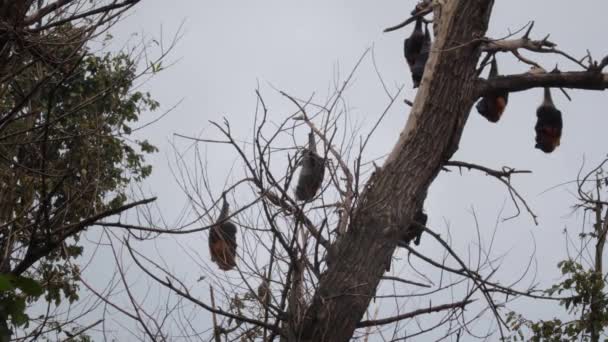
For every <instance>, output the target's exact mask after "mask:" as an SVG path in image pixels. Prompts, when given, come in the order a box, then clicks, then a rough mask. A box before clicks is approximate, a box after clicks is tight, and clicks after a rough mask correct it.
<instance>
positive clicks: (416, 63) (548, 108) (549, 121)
mask: <svg viewBox="0 0 608 342" xmlns="http://www.w3.org/2000/svg"><path fill="white" fill-rule="evenodd" d="M422 24H423V19H422V18H418V19H417V20H416V25H415V27H414V30H413V31H412V33H411V35H410V36H409V37H408V38H407V39H405V42H404V49H403V50H404V55H405V60H406V61H407V64H408V66H409V68H410V71H411V74H412V82H413V84H414V88H418V87H419V85H420V82H421V80H422V76H423V74H424V68H425V66H426V62H427V60H428V58H429V52H430V47H431V45H432V43H431V37H430V34H429V30H428V26H427V25H426V24H425V27H424V32H423V31H422ZM498 76H499V74H498V66H497V63H496V57H493V58H492V62H491V67H490V73H489V76H488V77H489V79H492V78H495V77H498ZM508 101H509V93H508V92H498V93H494V94H490V95H486V96H484V97H483V98H482V99H481V100H480V101H479V102H478V103H477V105H476V109H477V111H478V112H479V114H481V115H482V116H483V117H485V118H486V119H487V120H488V121H490V122H498V120H500V118H501V116H502V114H503V113H504V110H505V108H506V107H507V103H508ZM536 116H537V121H536V125H535V126H534V130H535V132H536V137H535V140H536V145H535V148H537V149H540V150H541V151H543V152H545V153H551V152H553V151H554V150H555V149H556V148H557V146H559V144H560V139H561V135H562V127H563V122H562V113H561V112H560V111H559V110H558V109H557V108H556V107H555V104H554V103H553V99H552V97H551V91H550V89H549V88H545V91H544V98H543V102H542V103H541V105H540V106H539V107H538V108H537V110H536Z"/></svg>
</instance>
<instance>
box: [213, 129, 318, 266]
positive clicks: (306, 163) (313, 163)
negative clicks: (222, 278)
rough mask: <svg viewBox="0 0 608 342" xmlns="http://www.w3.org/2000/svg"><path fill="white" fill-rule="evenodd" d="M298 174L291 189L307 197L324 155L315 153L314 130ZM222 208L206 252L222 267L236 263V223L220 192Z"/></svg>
mask: <svg viewBox="0 0 608 342" xmlns="http://www.w3.org/2000/svg"><path fill="white" fill-rule="evenodd" d="M301 165H302V167H301V169H300V175H299V177H298V183H297V185H296V189H295V196H296V200H298V201H304V202H308V201H311V200H312V199H313V198H314V197H315V195H316V194H317V192H318V191H319V189H320V188H321V184H322V183H323V178H324V176H325V159H324V158H323V157H321V156H320V155H319V154H318V153H317V146H316V142H315V136H314V133H313V132H312V131H311V132H310V133H309V135H308V147H307V148H305V149H304V153H303V156H302V160H301ZM222 197H223V204H222V210H221V212H220V216H219V218H218V220H217V221H216V223H215V224H214V225H213V226H211V228H210V229H209V253H210V254H211V261H213V262H215V263H216V264H217V265H218V267H219V268H220V269H221V270H223V271H229V270H231V269H233V268H234V267H235V266H236V249H237V242H236V232H237V228H236V225H235V224H234V223H233V222H232V221H230V219H229V216H230V212H229V205H228V202H227V201H226V195H225V194H224V195H223V196H222Z"/></svg>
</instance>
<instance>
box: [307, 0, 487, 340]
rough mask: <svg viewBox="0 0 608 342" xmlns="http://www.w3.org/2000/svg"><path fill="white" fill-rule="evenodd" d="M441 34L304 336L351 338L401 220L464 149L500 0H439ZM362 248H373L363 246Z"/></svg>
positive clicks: (410, 214)
mask: <svg viewBox="0 0 608 342" xmlns="http://www.w3.org/2000/svg"><path fill="white" fill-rule="evenodd" d="M437 3H438V5H437V6H436V8H435V18H439V22H438V32H436V33H435V34H436V42H435V43H434V45H433V46H432V48H431V55H430V58H429V61H428V63H427V65H426V71H425V74H424V79H423V81H422V85H421V87H420V88H419V90H418V93H417V95H416V100H415V102H414V106H413V108H412V111H411V114H410V117H409V120H408V122H407V125H406V127H405V129H404V131H403V132H402V133H401V137H400V139H399V141H398V143H397V145H396V146H395V147H394V148H393V151H392V152H391V154H390V156H389V157H388V159H387V161H386V162H385V164H384V165H383V167H382V168H381V169H379V170H378V171H377V172H376V174H375V175H374V176H372V178H371V180H370V182H369V183H368V184H367V188H366V189H365V191H364V193H363V195H362V197H361V200H360V202H359V203H358V206H357V208H356V210H355V214H354V217H353V220H352V222H351V224H350V228H349V231H348V232H347V233H346V234H345V235H343V236H342V237H341V238H340V239H339V240H338V242H337V245H336V248H333V250H335V252H334V253H332V254H333V255H331V265H330V266H329V268H328V270H327V272H325V273H324V274H323V275H322V277H321V280H320V284H319V286H318V288H317V291H316V293H315V294H314V298H313V301H312V303H311V305H310V307H309V308H308V310H307V316H306V320H305V322H304V326H303V329H302V330H301V331H302V336H301V337H300V338H299V340H304V341H332V342H336V341H348V340H349V339H350V338H351V337H352V335H353V333H354V330H355V329H356V328H357V323H358V322H359V321H360V320H361V319H362V317H363V314H364V313H365V311H366V309H367V307H368V305H369V302H370V300H371V299H372V297H373V296H374V294H375V291H376V287H377V286H378V283H379V281H380V277H381V276H382V275H383V273H384V271H385V269H386V266H387V265H388V263H389V262H390V259H391V257H392V254H393V252H394V250H395V246H396V242H397V236H398V235H399V234H398V232H399V228H401V229H404V227H406V226H407V224H406V223H407V222H408V221H409V220H411V219H412V218H413V217H414V213H415V210H416V208H417V206H416V202H417V201H419V199H420V197H421V196H423V194H424V193H426V190H427V188H428V187H429V185H430V184H431V182H432V181H433V179H434V178H435V177H436V176H437V174H438V172H439V170H440V168H441V166H442V165H443V163H444V162H445V161H447V160H448V159H449V158H450V157H451V156H452V154H453V153H454V152H455V151H456V150H457V148H458V143H459V140H460V137H461V135H462V131H463V128H464V125H465V122H466V120H467V117H468V114H469V111H470V110H471V107H472V105H473V103H474V101H475V100H476V97H477V94H476V91H475V83H476V82H475V80H476V75H475V69H476V64H477V62H478V59H479V56H480V49H479V42H478V41H477V40H476V38H480V37H483V35H484V34H485V32H486V30H487V26H488V21H489V18H490V13H491V9H492V6H493V3H494V2H493V1H491V0H449V1H437ZM361 251H366V252H365V253H362V252H361Z"/></svg>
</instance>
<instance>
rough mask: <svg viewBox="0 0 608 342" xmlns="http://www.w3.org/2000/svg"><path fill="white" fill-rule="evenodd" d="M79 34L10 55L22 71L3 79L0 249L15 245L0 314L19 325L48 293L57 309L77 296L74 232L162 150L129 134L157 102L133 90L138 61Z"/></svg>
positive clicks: (5, 263) (2, 284)
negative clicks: (38, 51) (89, 44)
mask: <svg viewBox="0 0 608 342" xmlns="http://www.w3.org/2000/svg"><path fill="white" fill-rule="evenodd" d="M78 34H79V30H77V29H74V28H72V27H71V26H69V25H62V26H60V27H59V28H58V29H55V30H54V31H53V32H52V34H50V35H49V37H50V38H49V39H51V40H50V43H49V46H52V47H49V49H46V50H44V51H45V58H41V57H40V56H39V55H35V54H28V53H25V52H22V53H21V54H19V55H13V56H11V58H8V60H9V61H10V62H11V68H12V70H19V72H18V73H17V74H15V75H13V76H12V77H9V78H7V79H5V80H4V81H3V82H1V83H0V113H5V114H3V115H2V116H0V225H1V226H2V227H3V229H4V231H5V232H7V233H4V234H2V235H0V248H2V251H3V253H4V251H7V250H8V251H11V253H10V255H9V257H8V258H5V259H3V260H0V272H3V274H4V275H3V276H0V291H1V293H2V295H1V297H0V298H1V299H0V306H1V308H0V316H2V317H6V316H7V315H8V316H10V317H11V318H12V319H11V322H12V323H13V324H14V325H15V326H23V325H26V324H27V321H28V318H27V315H25V309H26V306H27V305H26V304H27V303H31V302H32V301H34V300H36V299H38V298H39V297H40V296H41V295H43V294H44V299H45V300H46V301H49V302H52V303H54V304H56V305H58V304H59V303H61V301H62V298H66V299H67V300H68V301H69V302H73V301H75V300H76V299H78V280H79V277H80V270H79V268H78V266H77V265H74V264H72V263H71V262H70V260H72V259H74V258H76V257H78V256H80V255H81V254H82V252H83V249H82V246H80V245H79V243H78V240H79V237H78V234H79V232H80V231H81V230H79V231H78V232H76V233H72V231H70V229H68V228H69V227H73V226H75V225H79V224H81V223H82V222H83V220H86V219H87V218H90V217H92V216H95V215H98V214H100V213H103V212H105V211H107V210H110V209H116V208H119V207H120V206H122V205H124V204H125V202H126V199H127V194H126V190H127V185H128V184H129V183H130V182H131V181H140V180H142V179H144V178H146V177H147V176H148V175H150V173H151V170H152V169H151V166H150V165H148V164H146V162H145V157H144V155H145V154H147V153H153V152H155V151H156V148H155V147H154V146H153V145H152V144H150V143H149V142H148V141H147V140H144V141H137V140H135V141H133V140H132V139H130V138H129V136H130V135H131V134H132V132H133V125H134V124H136V123H137V122H138V120H139V118H140V115H141V114H142V113H144V112H146V111H152V110H155V109H156V108H158V103H157V102H156V101H154V100H153V99H152V98H151V96H150V94H148V93H144V92H139V91H133V90H132V89H133V88H134V86H135V85H134V82H135V80H136V79H137V77H138V76H139V75H138V72H137V66H136V62H135V61H134V60H133V59H132V58H131V56H129V55H127V54H126V53H123V52H120V53H117V54H111V53H105V54H102V55H97V54H94V53H92V52H91V51H90V50H88V49H87V48H84V47H81V46H75V45H74V44H71V43H66V42H69V41H71V40H70V39H71V37H72V36H74V35H76V36H78ZM53 38H54V39H56V40H57V41H60V42H62V43H63V44H53V43H54V42H53V40H52V39H53ZM55 43H56V42H55ZM91 223H93V222H91ZM88 225H90V224H87V225H85V226H83V228H86V226H88ZM55 246H59V248H55ZM36 261H39V262H38V263H37V264H36V265H35V266H34V267H29V266H30V264H33V263H34V262H36ZM24 265H25V266H24ZM21 266H23V268H21ZM20 275H23V276H26V277H21V276H20ZM39 289H43V291H42V292H41V291H38V290H39Z"/></svg>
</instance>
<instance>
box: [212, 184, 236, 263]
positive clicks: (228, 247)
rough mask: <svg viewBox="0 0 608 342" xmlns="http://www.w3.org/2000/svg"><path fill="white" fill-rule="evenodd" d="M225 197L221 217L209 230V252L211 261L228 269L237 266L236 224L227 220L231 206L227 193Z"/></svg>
mask: <svg viewBox="0 0 608 342" xmlns="http://www.w3.org/2000/svg"><path fill="white" fill-rule="evenodd" d="M223 198H224V203H223V205H222V212H221V213H220V217H219V218H218V220H217V223H216V224H215V225H213V226H212V227H211V229H210V230H209V253H210V254H211V261H213V262H215V263H216V264H217V266H218V267H219V268H220V269H221V270H223V271H228V270H231V269H233V268H234V267H235V266H236V247H237V244H236V225H235V224H234V223H232V222H230V220H226V218H227V217H228V215H229V206H228V202H227V201H226V195H223ZM222 221H223V222H222Z"/></svg>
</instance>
